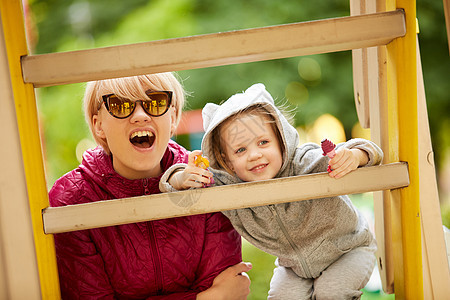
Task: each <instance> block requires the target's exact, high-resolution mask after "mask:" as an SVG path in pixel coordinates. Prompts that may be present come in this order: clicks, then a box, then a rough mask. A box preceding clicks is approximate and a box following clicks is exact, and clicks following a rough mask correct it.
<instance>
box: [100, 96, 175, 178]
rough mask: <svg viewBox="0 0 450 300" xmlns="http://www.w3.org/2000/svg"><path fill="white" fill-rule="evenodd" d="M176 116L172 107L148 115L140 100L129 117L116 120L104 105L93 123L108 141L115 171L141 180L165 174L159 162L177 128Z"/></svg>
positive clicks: (126, 176)
mask: <svg viewBox="0 0 450 300" xmlns="http://www.w3.org/2000/svg"><path fill="white" fill-rule="evenodd" d="M175 116H176V113H175V109H174V108H173V107H170V108H169V110H168V111H167V112H166V113H165V114H164V115H162V116H159V117H152V116H149V115H148V114H147V113H146V112H145V111H144V109H143V108H142V105H141V104H140V103H139V104H137V105H136V108H135V110H134V112H133V113H132V114H131V115H130V116H129V117H127V118H125V119H117V118H115V117H113V116H111V115H110V114H109V113H108V111H107V110H106V108H105V105H104V104H102V106H101V108H100V110H99V112H98V115H94V116H93V124H94V128H95V132H96V134H97V135H98V136H99V137H101V138H105V139H106V142H107V143H108V146H109V149H110V151H111V154H112V156H113V167H114V170H115V171H116V172H117V173H119V174H120V175H121V176H123V177H125V178H128V179H141V178H149V177H155V176H158V175H159V174H161V173H162V169H161V165H160V162H161V159H162V157H163V155H164V153H165V151H166V148H167V144H168V142H169V139H170V137H171V136H172V133H173V132H174V130H175V125H174V124H175V123H174V121H175Z"/></svg>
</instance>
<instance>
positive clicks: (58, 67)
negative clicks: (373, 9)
mask: <svg viewBox="0 0 450 300" xmlns="http://www.w3.org/2000/svg"><path fill="white" fill-rule="evenodd" d="M405 28H406V25H405V16H404V12H403V11H402V10H396V11H390V12H383V13H375V14H367V15H364V16H351V17H342V18H333V19H326V20H319V21H311V22H302V23H293V24H285V25H279V26H269V27H262V28H256V29H246V30H238V31H230V32H224V33H214V34H206V35H198V36H192V37H184V38H176V39H167V40H160V41H153V42H146V43H139V44H131V45H123V46H114V47H105V48H97V49H89V50H81V51H72V52H60V53H51V54H41V55H31V56H25V57H23V59H22V69H23V78H24V81H25V82H27V83H32V84H34V86H35V87H43V86H51V85H60V84H69V83H76V82H85V81H90V80H99V79H106V78H116V77H123V76H132V75H138V74H146V73H158V72H166V71H179V70H186V69H196V68H205V67H213V66H222V65H229V64H237V63H245V62H254V61H261V60H269V59H279V58H286V57H293V56H301V55H310V54H317V53H326V52H335V51H344V50H350V49H357V48H364V47H371V46H378V45H386V44H388V43H389V42H391V41H392V40H393V39H395V38H397V37H401V36H403V35H405V32H406V31H405Z"/></svg>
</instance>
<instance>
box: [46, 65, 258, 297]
mask: <svg viewBox="0 0 450 300" xmlns="http://www.w3.org/2000/svg"><path fill="white" fill-rule="evenodd" d="M183 103H184V91H183V89H182V87H181V85H180V83H179V82H178V81H177V79H176V78H175V77H174V75H173V74H171V73H161V74H152V75H142V76H135V77H126V78H119V79H109V80H101V81H95V82H90V83H88V84H87V87H86V92H85V97H84V108H85V114H86V121H87V122H88V124H89V127H90V129H91V132H92V134H93V136H94V138H95V140H96V141H97V143H98V144H99V145H100V146H99V147H97V148H95V149H91V150H87V151H86V152H85V153H84V155H83V162H82V163H81V165H80V166H79V167H78V168H76V169H75V170H73V171H71V172H69V173H67V174H66V175H64V176H63V177H61V178H60V179H58V181H56V183H55V184H54V186H53V188H52V189H51V191H50V193H49V197H50V205H51V206H64V205H72V204H81V203H89V202H95V201H100V200H109V199H116V198H124V197H134V196H142V195H148V194H156V193H159V192H160V191H159V189H158V183H159V180H160V177H161V175H162V173H163V172H164V171H165V170H167V168H169V167H170V166H171V165H173V164H176V163H183V162H187V157H188V153H187V151H186V150H185V149H184V148H183V147H181V146H180V145H178V144H176V143H175V142H173V141H171V140H170V137H171V136H172V134H173V133H174V131H175V129H176V127H177V124H178V122H179V120H180V115H181V110H182V108H183ZM55 246H56V254H57V262H58V270H59V278H60V285H61V292H62V298H63V299H177V300H178V299H213V298H214V297H215V298H220V299H246V297H247V295H248V293H249V285H250V281H249V279H248V277H247V275H246V274H245V272H246V271H248V270H249V269H250V268H251V265H250V264H246V263H242V262H241V244H240V236H239V235H238V234H237V233H236V231H235V230H234V229H233V227H232V226H231V224H230V222H229V221H228V220H227V219H226V218H225V217H224V216H223V215H222V214H220V213H213V214H204V215H197V216H189V217H181V218H172V219H167V220H158V221H151V222H142V223H137V224H127V225H120V226H111V227H104V228H97V229H90V230H83V231H75V232H69V233H60V234H56V235H55Z"/></svg>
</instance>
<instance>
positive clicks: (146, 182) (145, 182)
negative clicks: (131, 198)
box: [142, 178, 150, 195]
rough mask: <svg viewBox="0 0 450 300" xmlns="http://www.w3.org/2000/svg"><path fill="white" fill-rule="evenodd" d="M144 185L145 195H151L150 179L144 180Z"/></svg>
mask: <svg viewBox="0 0 450 300" xmlns="http://www.w3.org/2000/svg"><path fill="white" fill-rule="evenodd" d="M142 185H143V186H144V195H150V190H149V189H148V179H147V178H144V179H143V180H142Z"/></svg>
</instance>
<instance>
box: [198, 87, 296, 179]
mask: <svg viewBox="0 0 450 300" xmlns="http://www.w3.org/2000/svg"><path fill="white" fill-rule="evenodd" d="M258 104H265V108H266V109H268V110H269V113H271V114H272V115H273V117H274V118H275V122H276V127H277V128H278V130H279V131H280V133H281V134H280V135H281V137H282V141H281V142H282V143H283V144H284V153H283V164H282V166H281V169H280V171H279V172H278V174H279V173H281V172H282V171H283V170H284V169H285V168H286V166H287V164H288V162H289V161H290V159H291V157H292V156H293V155H294V153H295V149H296V148H297V146H298V144H299V136H298V132H297V130H296V129H295V128H294V127H293V126H292V125H291V124H289V122H288V120H287V119H286V118H285V117H284V116H283V114H282V113H281V112H280V111H279V110H278V108H277V107H276V106H275V103H274V100H273V98H272V96H271V95H270V94H269V93H268V92H267V90H266V88H265V86H264V84H262V83H256V84H254V85H252V86H251V87H249V88H248V89H247V90H246V91H245V92H243V93H238V94H235V95H233V96H231V97H230V98H229V99H228V100H227V101H225V102H224V103H223V104H221V105H217V104H213V103H208V104H206V105H205V107H204V108H203V110H202V117H203V129H204V130H205V135H204V136H203V140H202V151H203V155H205V156H206V157H207V158H208V159H209V163H210V166H211V167H212V168H213V169H219V170H220V169H222V168H221V167H220V165H219V164H218V163H217V159H216V157H214V153H213V151H212V149H213V148H212V131H213V130H214V128H216V127H217V126H218V125H220V124H221V123H222V122H223V121H225V120H226V119H228V118H229V117H230V116H232V115H234V114H236V113H238V112H240V111H242V110H244V109H246V108H249V107H251V106H254V105H258ZM222 170H223V169H222Z"/></svg>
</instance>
